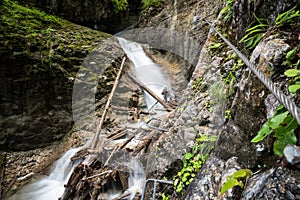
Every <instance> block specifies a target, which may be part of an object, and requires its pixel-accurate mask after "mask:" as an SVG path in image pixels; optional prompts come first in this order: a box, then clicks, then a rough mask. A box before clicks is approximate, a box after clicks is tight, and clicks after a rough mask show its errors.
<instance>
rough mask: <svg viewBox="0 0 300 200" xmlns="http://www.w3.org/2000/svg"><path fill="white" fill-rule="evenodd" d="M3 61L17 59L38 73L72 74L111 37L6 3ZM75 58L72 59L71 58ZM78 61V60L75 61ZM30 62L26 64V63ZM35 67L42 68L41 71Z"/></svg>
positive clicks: (1, 8)
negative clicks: (58, 67) (15, 57)
mask: <svg viewBox="0 0 300 200" xmlns="http://www.w3.org/2000/svg"><path fill="white" fill-rule="evenodd" d="M0 13H1V18H0V24H1V26H0V32H1V34H0V57H1V59H4V60H5V59H7V58H10V57H11V56H12V55H13V54H14V53H15V52H17V54H21V55H20V56H19V57H18V58H19V59H20V60H23V61H24V67H26V64H27V63H28V65H30V66H29V67H28V68H33V69H35V70H31V71H30V72H31V73H34V72H37V71H49V70H50V71H51V72H53V71H55V70H58V71H60V72H61V71H62V70H61V68H60V69H56V68H55V66H60V67H62V68H64V69H66V70H67V71H69V72H71V71H73V70H76V69H75V68H74V67H73V66H75V65H81V62H82V60H83V58H84V57H85V56H86V55H87V54H88V53H89V52H90V51H91V50H92V49H94V48H95V47H96V46H97V45H98V44H99V42H100V41H102V40H103V39H105V38H107V37H109V36H110V35H108V34H105V33H102V32H99V31H95V30H91V29H89V28H86V27H82V26H78V25H75V24H72V23H70V22H68V21H65V20H62V19H60V18H58V17H55V16H52V15H47V14H46V13H44V12H42V11H39V10H36V9H30V8H27V7H24V6H21V5H19V4H18V3H16V2H15V1H11V0H3V1H2V4H0ZM70 57H72V58H70ZM73 58H76V59H73ZM26 62H27V63H26ZM33 66H39V67H38V68H36V67H33Z"/></svg>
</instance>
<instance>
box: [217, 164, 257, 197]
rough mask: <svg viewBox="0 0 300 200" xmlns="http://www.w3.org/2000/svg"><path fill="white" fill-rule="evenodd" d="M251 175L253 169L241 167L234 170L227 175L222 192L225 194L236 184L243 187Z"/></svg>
mask: <svg viewBox="0 0 300 200" xmlns="http://www.w3.org/2000/svg"><path fill="white" fill-rule="evenodd" d="M251 176H252V171H251V170H250V169H240V170H238V171H236V172H234V173H233V174H232V175H230V176H228V177H227V179H226V182H225V183H224V185H223V186H222V189H221V192H220V194H221V195H223V194H224V193H225V192H226V191H228V190H229V189H231V188H233V187H235V186H239V187H241V188H243V187H244V182H245V181H246V180H247V178H249V177H251Z"/></svg>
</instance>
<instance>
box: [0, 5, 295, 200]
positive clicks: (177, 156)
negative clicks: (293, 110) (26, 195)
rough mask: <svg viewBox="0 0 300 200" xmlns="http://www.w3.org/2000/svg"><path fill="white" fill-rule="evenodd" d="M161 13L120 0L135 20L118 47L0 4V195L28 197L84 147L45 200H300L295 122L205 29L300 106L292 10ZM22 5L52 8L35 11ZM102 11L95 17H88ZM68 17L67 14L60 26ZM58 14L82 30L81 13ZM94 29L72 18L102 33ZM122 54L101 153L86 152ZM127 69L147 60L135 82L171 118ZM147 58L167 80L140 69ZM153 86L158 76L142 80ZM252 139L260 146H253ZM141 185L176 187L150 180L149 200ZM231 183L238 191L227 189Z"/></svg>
mask: <svg viewBox="0 0 300 200" xmlns="http://www.w3.org/2000/svg"><path fill="white" fill-rule="evenodd" d="M20 2H21V3H23V4H24V2H22V1H20ZM47 2H48V3H47V5H48V4H51V5H60V6H62V4H60V1H55V2H56V4H54V3H55V2H54V1H47ZM96 2H97V1H95V2H94V3H96ZM109 2H110V1H109ZM112 2H113V1H111V2H110V3H108V4H107V5H106V6H109V5H112ZM158 2H160V3H158V4H152V5H150V6H149V7H143V8H142V6H141V5H142V4H141V3H140V2H139V3H138V6H134V5H135V3H136V2H133V1H128V3H129V5H130V6H129V8H132V7H136V10H135V11H134V12H135V13H138V14H137V15H138V20H137V21H136V23H134V22H132V23H130V24H131V25H132V26H130V27H127V29H125V30H123V31H121V32H118V33H117V34H116V35H115V36H113V37H111V35H109V34H106V33H102V32H99V31H97V30H91V29H89V28H86V27H82V26H78V25H75V24H72V23H70V22H68V21H65V20H61V19H59V18H57V17H54V16H50V15H48V14H45V13H43V12H40V11H37V10H31V9H29V8H27V7H23V6H20V5H19V4H18V3H16V2H14V1H10V0H4V1H3V2H2V3H1V4H0V6H1V7H0V10H1V13H2V14H1V15H2V17H1V25H3V26H1V28H0V30H1V36H0V37H1V40H0V43H1V50H0V52H1V61H2V62H1V64H0V70H1V74H0V75H1V85H2V87H1V106H0V108H1V116H0V127H1V136H0V137H1V140H0V142H1V146H0V150H1V152H0V156H1V157H0V158H1V159H0V161H1V162H0V172H1V173H0V182H1V192H0V194H1V198H4V199H10V198H13V195H18V194H20V192H21V191H22V188H24V190H25V191H26V187H27V186H26V183H28V182H31V181H34V179H36V178H37V177H40V176H43V175H48V177H51V175H50V174H52V173H53V171H52V172H51V167H50V166H51V165H52V164H53V163H54V161H55V160H56V159H58V158H59V157H61V158H62V159H65V158H64V157H62V155H63V153H64V152H67V150H68V149H71V148H76V147H79V146H84V144H87V145H85V146H84V147H82V148H81V149H80V150H79V151H77V153H76V154H75V155H74V156H71V155H70V157H69V158H68V159H67V161H66V160H65V161H63V163H68V162H70V163H73V164H74V171H73V173H71V174H70V175H69V176H70V178H69V179H66V180H65V182H63V183H62V184H60V186H63V188H64V192H63V194H62V193H59V195H58V196H56V197H53V198H51V196H49V195H46V196H47V197H49V199H57V198H58V197H59V196H61V199H126V198H127V199H141V196H142V194H143V197H144V199H164V200H166V199H300V192H299V191H300V190H299V189H300V174H299V157H300V156H299V155H300V153H299V150H298V149H299V148H298V146H299V128H298V124H297V122H296V121H295V120H293V118H292V117H291V115H290V114H288V112H286V110H285V109H284V108H282V107H280V104H281V103H280V102H279V101H278V100H277V99H276V97H275V96H274V95H273V94H272V92H270V91H269V90H268V89H267V88H266V87H265V86H264V85H263V84H262V83H261V82H260V80H258V79H257V77H256V76H255V75H254V74H253V73H252V72H251V71H250V70H249V69H248V68H247V66H246V65H245V64H244V63H243V61H242V60H241V59H240V58H239V57H238V56H237V54H236V53H235V52H234V51H233V50H231V49H230V48H229V47H228V46H227V44H225V43H224V42H223V40H222V39H221V38H220V37H219V36H218V35H216V33H215V32H214V31H213V30H212V29H211V27H210V26H209V25H208V24H207V23H206V22H205V21H204V20H208V21H210V22H213V24H214V26H216V27H217V29H218V30H219V31H220V32H221V33H222V34H223V35H224V36H225V37H226V38H227V39H228V40H229V41H230V42H231V43H233V45H235V46H236V47H237V48H238V49H239V50H241V51H242V52H243V54H245V55H246V57H248V58H249V59H250V61H251V62H252V63H253V64H254V65H255V66H256V67H257V68H258V69H259V70H261V71H262V72H263V73H264V74H265V75H266V76H267V77H268V78H269V79H271V81H272V82H274V83H275V85H276V86H277V87H278V88H279V89H280V90H281V91H283V93H284V94H285V95H287V96H288V97H289V98H290V99H291V100H292V101H293V102H295V104H299V95H298V93H297V92H296V90H297V89H296V90H295V91H294V90H292V89H293V87H294V88H296V87H298V82H297V78H298V75H299V74H298V71H297V70H298V69H299V60H300V59H299V58H300V53H299V49H300V46H299V32H300V26H299V25H300V15H299V12H300V11H299V10H300V8H299V7H300V5H299V2H298V1H296V0H293V1H287V0H277V1H269V0H267V1H239V0H232V1H231V0H224V1H212V0H209V1H202V0H188V1H182V0H174V1H170V0H165V1H158ZM89 3H91V2H90V1H87V2H86V5H80V3H78V2H74V6H75V5H77V6H78V9H77V11H78V12H77V14H78V13H79V14H80V13H81V12H82V11H84V10H85V9H88V7H86V6H87V5H94V4H89ZM28 6H33V7H37V8H40V9H43V10H44V11H45V12H47V8H48V7H47V8H41V7H40V6H41V5H40V2H38V1H32V3H31V5H28ZM80 6H82V8H81V7H80ZM100 7H101V9H99V10H101V12H102V14H103V13H104V15H105V12H104V11H103V9H102V8H104V7H103V6H102V5H101V6H100ZM53 8H55V6H54V7H53ZM57 8H58V7H57ZM59 8H60V9H62V10H63V9H64V7H59ZM112 9H113V8H112ZM104 10H105V9H104ZM96 11H97V9H94V8H92V7H91V13H93V12H96ZM55 12H59V11H57V10H56V11H55ZM55 12H54V11H51V12H50V14H56V13H55ZM99 12H100V11H99ZM111 12H112V11H111V10H107V15H106V16H109V13H111ZM125 12H130V11H125ZM121 13H122V12H120V15H121V16H119V17H121V18H122V14H121ZM63 14H68V13H67V12H66V13H60V14H57V15H59V16H63ZM73 14H74V13H73ZM114 15H115V14H114ZM63 17H64V18H65V19H68V20H71V21H73V22H76V23H79V22H78V21H76V18H77V17H78V15H76V13H75V15H73V16H72V17H73V18H72V17H70V18H68V17H67V16H63ZM89 17H90V16H89ZM97 17H100V14H99V15H97ZM100 18H101V17H100ZM100 18H97V19H92V20H90V19H89V18H88V17H87V16H86V18H84V17H83V18H82V19H79V18H77V20H79V21H80V20H83V21H84V19H87V22H89V21H93V20H94V21H97V20H98V21H97V23H99V24H101V19H100ZM104 18H105V17H104ZM73 19H74V20H73ZM116 19H118V18H115V19H114V20H116ZM94 21H93V22H94ZM133 23H134V24H133ZM80 24H82V25H88V23H87V24H85V22H82V23H80ZM111 24H113V22H112V23H111ZM127 25H129V24H127ZM127 25H125V26H127ZM89 27H92V26H89ZM120 27H121V26H120ZM92 28H94V27H92ZM122 28H123V27H122ZM122 28H120V29H122ZM103 30H105V29H103ZM117 31H119V30H117ZM111 32H114V31H111ZM256 33H257V34H256ZM118 37H122V38H125V39H127V40H130V41H134V42H137V43H139V44H134V43H133V44H132V46H134V48H136V49H134V53H139V51H141V50H143V51H144V52H145V54H138V56H137V57H135V58H131V56H130V55H129V53H128V51H127V52H126V50H125V51H124V50H122V46H123V47H124V43H123V45H122V44H121V45H120V44H119V41H120V42H121V41H122V39H118ZM118 40H119V41H118ZM123 42H124V41H123ZM121 43H122V42H121ZM126 45H128V44H126ZM140 53H141V52H140ZM126 54H127V56H128V58H129V59H126V62H125V65H124V68H125V69H124V71H123V73H122V76H121V79H120V80H119V84H118V88H117V91H116V93H115V94H114V96H113V99H112V103H111V107H110V109H109V112H108V114H107V116H106V118H105V119H106V120H105V121H104V126H103V128H102V129H101V133H100V137H99V142H98V148H96V149H93V148H90V146H89V144H90V142H91V139H92V137H93V135H94V134H95V131H96V127H97V125H98V123H99V118H100V117H101V116H102V113H103V111H104V107H105V104H106V102H107V99H108V96H109V93H110V92H111V89H112V87H113V85H114V80H115V77H116V74H117V71H118V69H119V68H120V65H121V60H122V58H123V57H124V56H125V55H126ZM145 55H147V56H148V57H149V60H148V59H146V58H145V57H144V56H145ZM134 59H135V60H138V61H139V62H145V63H144V64H142V66H141V67H142V71H141V72H138V73H137V74H136V77H137V78H138V77H141V76H145V77H144V78H143V80H142V79H140V81H141V82H143V81H145V82H144V84H145V85H146V86H147V87H149V88H150V89H151V90H153V91H155V90H156V89H157V91H155V92H156V94H157V95H158V96H159V97H160V98H161V99H162V101H164V102H167V103H168V104H169V106H170V107H171V108H172V109H169V112H165V111H164V113H163V115H153V114H155V113H153V112H157V111H158V110H165V109H164V106H158V107H156V108H155V109H154V110H151V109H150V108H152V107H153V106H152V105H154V104H156V105H158V103H156V100H157V99H156V100H154V101H153V99H152V100H151V101H152V102H151V103H150V104H149V102H150V101H149V100H147V98H148V97H146V99H145V98H144V97H143V94H146V93H147V92H143V90H142V89H141V87H140V85H139V84H136V83H135V82H134V81H133V80H132V79H131V78H130V75H131V76H132V75H134V70H135V66H134V65H135V64H136V63H135V61H134ZM148 61H149V62H151V65H152V62H153V63H156V66H157V68H158V69H160V70H161V71H162V74H163V77H160V74H157V73H156V72H154V71H153V70H150V69H149V70H148V69H146V68H147V67H148V66H150V63H149V62H148ZM291 72H295V74H291ZM152 76H153V77H156V78H157V79H151V80H148V78H149V77H152ZM159 81H162V82H160V83H158V82H159ZM149 82H150V84H147V83H149ZM152 86H154V87H152ZM156 86H157V88H156ZM291 86H292V87H291ZM165 87H166V88H167V90H166V91H167V92H165V93H164V94H167V95H166V97H167V98H165V96H164V94H162V92H163V90H164V88H165ZM168 92H169V93H168ZM168 95H169V96H168ZM170 97H172V98H173V99H175V100H176V101H174V102H171V101H170V100H171V98H170ZM280 117H281V118H280ZM266 130H267V131H266ZM264 131H265V132H264ZM258 133H260V134H261V135H262V136H261V138H264V139H261V141H260V142H253V140H254V139H253V138H257V134H258ZM284 133H286V134H284ZM251 141H252V142H251ZM284 149H285V151H283V150H284ZM73 153H75V152H73ZM71 157H72V158H71ZM70 158H71V160H70ZM83 160H85V161H83ZM71 161H72V162H71ZM62 171H63V170H62V168H61V172H60V173H59V175H63V174H64V173H63V172H62ZM237 174H238V175H237ZM49 175H50V176H49ZM55 176H56V177H59V176H58V175H55ZM235 176H237V177H235ZM46 179H48V178H46ZM149 179H151V180H162V181H166V182H167V183H169V182H170V183H173V184H164V183H157V184H156V185H155V184H153V183H149V184H147V187H145V190H143V187H144V184H145V181H146V180H149ZM229 180H231V181H234V182H233V184H232V185H229V186H228V182H229ZM36 183H39V182H36ZM40 183H41V182H40ZM24 185H25V186H24ZM226 185H227V187H228V188H227V189H226V190H225V189H224V187H225V186H226ZM21 186H24V187H21ZM34 187H38V186H37V185H36V186H34ZM224 190H225V191H224ZM154 191H155V192H154ZM42 193H43V194H46V193H45V192H42ZM153 195H154V197H153ZM9 196H11V197H10V198H9ZM45 198H46V197H45ZM17 199H20V198H19V197H17ZM30 199H32V197H30Z"/></svg>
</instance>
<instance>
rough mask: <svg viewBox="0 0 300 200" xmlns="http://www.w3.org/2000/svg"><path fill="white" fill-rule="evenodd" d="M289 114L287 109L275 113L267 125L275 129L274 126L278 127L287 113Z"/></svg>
mask: <svg viewBox="0 0 300 200" xmlns="http://www.w3.org/2000/svg"><path fill="white" fill-rule="evenodd" d="M288 114H289V112H288V111H285V112H284V113H281V114H279V115H275V116H274V117H272V118H271V119H270V120H269V122H268V126H269V127H270V128H272V129H273V130H275V129H276V128H278V127H279V125H280V124H281V123H282V122H283V121H284V120H285V119H286V117H287V115H288Z"/></svg>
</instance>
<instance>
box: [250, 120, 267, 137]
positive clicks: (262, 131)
mask: <svg viewBox="0 0 300 200" xmlns="http://www.w3.org/2000/svg"><path fill="white" fill-rule="evenodd" d="M271 133H272V129H270V127H269V125H268V122H266V123H264V124H263V126H262V128H261V129H260V130H259V131H258V133H257V135H256V136H255V137H254V138H253V139H252V140H251V142H260V141H262V140H263V139H265V137H267V136H268V135H270V134H271Z"/></svg>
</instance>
